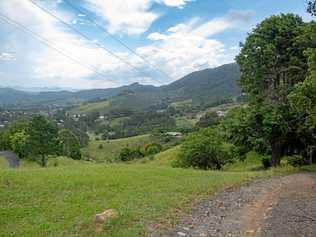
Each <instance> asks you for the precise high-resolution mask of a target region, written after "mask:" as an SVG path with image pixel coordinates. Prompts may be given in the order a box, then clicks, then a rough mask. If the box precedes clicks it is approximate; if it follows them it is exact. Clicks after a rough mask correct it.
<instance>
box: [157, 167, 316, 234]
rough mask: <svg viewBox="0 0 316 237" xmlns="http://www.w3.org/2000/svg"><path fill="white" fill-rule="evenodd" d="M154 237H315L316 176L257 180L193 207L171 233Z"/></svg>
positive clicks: (303, 175) (291, 176)
mask: <svg viewBox="0 0 316 237" xmlns="http://www.w3.org/2000/svg"><path fill="white" fill-rule="evenodd" d="M151 236H167V237H171V236H172V237H173V236H175V237H178V236H179V237H184V236H187V237H189V236H190V237H208V236H216V237H217V236H231V237H233V236H245V237H248V236H249V237H253V236H256V237H257V236H267V237H274V236H275V237H283V236H284V237H292V236H293V237H297V236H308V237H312V236H316V173H299V174H293V175H289V176H283V177H273V178H269V179H263V180H257V181H255V182H252V183H248V184H244V185H242V186H240V187H238V188H237V187H236V188H230V189H228V190H225V191H223V192H219V193H217V194H215V195H214V196H212V197H211V198H210V199H208V200H204V201H202V202H200V203H198V204H197V205H195V206H194V208H193V210H192V213H191V215H188V216H185V217H183V219H182V220H180V221H179V223H178V225H177V226H176V227H175V228H174V229H173V230H170V231H169V232H168V233H163V234H161V233H160V234H157V233H153V234H152V235H151Z"/></svg>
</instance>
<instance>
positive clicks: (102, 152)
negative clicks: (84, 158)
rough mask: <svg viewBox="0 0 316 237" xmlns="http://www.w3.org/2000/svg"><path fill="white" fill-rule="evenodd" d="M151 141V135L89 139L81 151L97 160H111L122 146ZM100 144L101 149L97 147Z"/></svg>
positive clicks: (138, 144) (132, 145)
mask: <svg viewBox="0 0 316 237" xmlns="http://www.w3.org/2000/svg"><path fill="white" fill-rule="evenodd" d="M152 141H153V137H152V136H151V135H140V136H135V137H129V138H122V139H114V140H106V141H91V142H90V143H89V145H88V147H86V148H84V149H83V150H82V151H83V153H84V154H85V155H87V154H89V156H90V157H92V158H93V159H94V160H95V161H97V162H104V161H107V162H113V161H114V160H115V159H116V158H117V156H118V155H119V154H120V151H121V150H122V149H123V148H124V147H127V146H129V147H135V146H143V145H145V144H149V143H151V142H152ZM100 144H102V145H103V149H100V148H99V146H100Z"/></svg>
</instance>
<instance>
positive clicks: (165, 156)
mask: <svg viewBox="0 0 316 237" xmlns="http://www.w3.org/2000/svg"><path fill="white" fill-rule="evenodd" d="M179 151H180V146H175V147H172V148H170V149H168V150H166V151H163V152H160V153H158V154H157V155H155V156H154V159H153V160H152V161H150V164H153V165H158V166H171V164H172V162H173V161H174V160H175V158H176V157H177V155H178V153H179Z"/></svg>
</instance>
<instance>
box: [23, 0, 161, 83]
mask: <svg viewBox="0 0 316 237" xmlns="http://www.w3.org/2000/svg"><path fill="white" fill-rule="evenodd" d="M29 2H30V3H32V4H33V5H34V6H36V7H37V8H39V9H40V10H42V11H44V12H45V13H47V14H48V15H50V16H51V17H53V18H55V19H56V20H57V21H59V22H61V23H62V24H64V25H65V26H67V27H68V28H69V29H71V30H72V31H74V32H75V33H77V34H78V35H80V36H82V37H83V38H85V39H86V40H88V41H90V42H91V43H93V44H95V45H97V46H98V47H99V48H101V49H103V50H104V51H106V52H107V53H108V54H110V55H112V56H113V57H115V58H117V59H118V60H120V61H122V62H124V63H125V64H127V65H129V66H130V67H131V68H133V69H135V70H136V71H138V72H139V73H141V74H143V75H144V76H146V77H150V78H152V77H151V75H149V74H147V73H146V72H144V71H142V70H141V69H139V68H137V67H135V66H134V65H133V64H131V63H130V62H128V61H126V60H125V59H123V58H121V57H120V56H118V55H116V54H115V53H114V52H112V51H111V50H109V49H107V48H106V47H104V46H103V45H102V44H100V43H98V42H96V41H94V40H93V39H91V38H90V37H89V36H87V35H86V34H84V33H82V32H81V31H79V30H77V29H76V28H75V27H73V26H71V25H70V24H68V23H67V22H65V21H64V20H62V19H61V18H60V17H58V16H56V15H54V14H53V13H51V12H50V11H48V10H47V9H45V8H43V7H41V6H40V5H38V4H36V3H35V2H34V1H33V0H29ZM152 79H153V78H152ZM157 81H158V82H160V83H162V82H161V81H159V80H157Z"/></svg>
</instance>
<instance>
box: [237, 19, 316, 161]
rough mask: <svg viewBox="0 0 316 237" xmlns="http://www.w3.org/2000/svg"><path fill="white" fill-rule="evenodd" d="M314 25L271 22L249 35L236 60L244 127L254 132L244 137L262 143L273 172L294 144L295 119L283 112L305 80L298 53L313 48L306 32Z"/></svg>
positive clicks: (303, 62)
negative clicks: (245, 105)
mask: <svg viewBox="0 0 316 237" xmlns="http://www.w3.org/2000/svg"><path fill="white" fill-rule="evenodd" d="M314 25H315V24H314V23H309V24H307V23H304V22H303V20H302V19H301V18H300V17H299V16H297V15H293V14H281V15H278V16H272V17H270V18H268V19H266V20H264V21H263V22H262V23H260V24H259V25H258V26H257V27H256V28H255V29H254V30H253V32H252V33H250V34H249V36H248V38H247V40H246V42H245V44H243V45H242V49H241V52H240V54H239V55H238V56H237V58H236V60H237V63H238V64H239V65H240V71H241V79H240V85H241V87H242V89H243V91H244V92H245V93H247V95H248V97H249V106H250V110H249V111H250V112H251V113H253V114H252V115H251V116H249V118H250V119H253V121H251V122H249V123H250V124H252V123H255V124H256V125H257V128H258V129H259V130H257V131H260V132H259V133H258V132H257V133H253V134H249V135H248V136H254V134H257V137H256V138H258V139H260V138H263V139H265V140H266V141H267V142H268V144H269V149H270V151H271V155H272V164H273V165H274V166H276V165H279V163H280V158H281V156H282V155H283V154H284V153H285V152H289V151H290V150H291V149H290V146H291V145H293V144H295V143H296V141H297V134H296V130H297V122H296V121H297V114H296V113H295V112H293V111H292V110H291V108H290V106H289V100H288V95H289V93H290V92H291V91H292V90H293V88H294V86H295V85H296V84H297V83H299V82H303V81H304V79H305V77H306V73H307V68H308V64H307V57H306V55H305V54H304V52H305V51H306V49H308V48H313V47H315V44H316V42H315V41H314V38H313V37H312V36H313V34H311V31H310V28H312V29H314V27H313V26H314ZM311 26H312V27H311ZM236 136H239V134H236Z"/></svg>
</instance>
